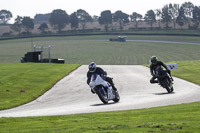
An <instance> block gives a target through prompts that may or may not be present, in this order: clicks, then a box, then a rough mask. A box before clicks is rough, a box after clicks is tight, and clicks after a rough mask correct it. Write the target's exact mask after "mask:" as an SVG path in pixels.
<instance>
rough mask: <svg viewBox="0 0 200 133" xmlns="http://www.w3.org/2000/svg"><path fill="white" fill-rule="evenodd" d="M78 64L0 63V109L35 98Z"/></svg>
mask: <svg viewBox="0 0 200 133" xmlns="http://www.w3.org/2000/svg"><path fill="white" fill-rule="evenodd" d="M78 66H79V65H66V64H64V65H63V64H62V65H61V64H45V63H44V64H33V63H25V64H19V63H0V110H2V109H7V108H11V107H15V106H19V105H22V104H25V103H27V102H30V101H32V100H34V99H36V98H37V97H38V96H40V95H42V94H43V93H45V92H46V91H47V90H49V89H50V88H51V87H52V86H53V85H54V84H55V83H56V82H57V81H58V80H60V79H61V78H62V77H64V76H66V75H67V74H69V73H70V72H71V71H73V70H74V69H76V68H77V67H78Z"/></svg>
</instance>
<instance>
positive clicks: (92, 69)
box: [88, 62, 97, 72]
mask: <svg viewBox="0 0 200 133" xmlns="http://www.w3.org/2000/svg"><path fill="white" fill-rule="evenodd" d="M88 68H89V71H90V72H95V71H96V68H97V65H96V63H94V62H91V63H90V64H89V66H88Z"/></svg>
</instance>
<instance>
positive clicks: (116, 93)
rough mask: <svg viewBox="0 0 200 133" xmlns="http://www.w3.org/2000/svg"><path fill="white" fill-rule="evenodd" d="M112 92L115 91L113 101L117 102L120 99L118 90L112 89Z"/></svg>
mask: <svg viewBox="0 0 200 133" xmlns="http://www.w3.org/2000/svg"><path fill="white" fill-rule="evenodd" d="M114 93H115V99H113V101H114V102H115V103H117V102H119V100H120V96H119V93H118V91H114Z"/></svg>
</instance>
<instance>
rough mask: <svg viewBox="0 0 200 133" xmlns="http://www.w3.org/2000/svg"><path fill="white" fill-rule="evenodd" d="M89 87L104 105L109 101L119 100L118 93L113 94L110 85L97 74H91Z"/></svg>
mask: <svg viewBox="0 0 200 133" xmlns="http://www.w3.org/2000/svg"><path fill="white" fill-rule="evenodd" d="M89 86H90V88H91V89H92V90H93V92H95V93H96V94H97V95H98V96H99V99H100V100H101V101H102V102H103V103H104V104H107V103H108V101H109V100H113V101H114V102H119V100H120V96H119V93H118V92H115V91H114V90H113V88H112V86H111V85H110V83H108V82H106V81H105V80H103V79H102V78H101V76H100V75H98V74H92V76H91V80H90V83H89Z"/></svg>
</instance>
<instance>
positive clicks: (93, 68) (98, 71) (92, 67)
mask: <svg viewBox="0 0 200 133" xmlns="http://www.w3.org/2000/svg"><path fill="white" fill-rule="evenodd" d="M88 68H89V71H88V72H87V84H89V83H90V80H91V75H92V74H94V73H96V74H98V75H100V76H101V77H102V78H103V79H104V80H105V81H107V82H109V83H110V85H111V86H112V88H113V90H114V91H117V88H116V87H115V85H114V83H113V80H112V78H110V77H107V73H106V72H105V71H104V70H103V69H102V68H100V67H97V66H96V63H94V62H91V63H90V64H89V66H88ZM91 91H92V93H95V92H93V90H92V89H91Z"/></svg>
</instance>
